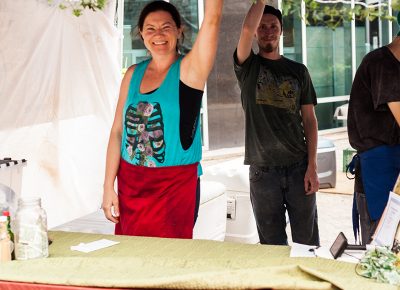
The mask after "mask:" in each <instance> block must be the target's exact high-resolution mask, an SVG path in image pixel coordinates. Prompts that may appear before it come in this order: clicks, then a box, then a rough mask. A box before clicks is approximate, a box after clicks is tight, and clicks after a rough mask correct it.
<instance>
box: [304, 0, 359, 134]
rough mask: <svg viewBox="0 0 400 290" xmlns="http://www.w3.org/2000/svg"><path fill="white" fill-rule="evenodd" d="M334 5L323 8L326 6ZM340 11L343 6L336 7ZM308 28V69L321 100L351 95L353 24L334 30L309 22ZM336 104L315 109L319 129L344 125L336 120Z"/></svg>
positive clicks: (316, 22) (346, 24) (340, 25)
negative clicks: (334, 116)
mask: <svg viewBox="0 0 400 290" xmlns="http://www.w3.org/2000/svg"><path fill="white" fill-rule="evenodd" d="M328 5H331V4H324V5H321V6H322V9H323V7H324V6H328ZM337 7H338V8H340V5H337ZM309 22H310V25H307V28H306V29H307V58H308V60H309V61H308V69H309V71H310V74H311V78H312V81H313V84H314V87H315V91H316V93H317V97H318V98H325V97H332V96H343V95H348V94H350V90H351V83H352V69H351V25H350V22H346V21H343V22H341V23H339V25H338V26H337V27H336V28H335V29H334V30H333V29H331V28H329V27H327V26H325V25H324V24H323V22H318V21H315V20H313V19H312V18H311V17H310V19H309ZM336 107H337V104H336V103H328V104H321V105H318V106H317V107H316V115H317V118H318V129H319V130H322V129H329V128H335V127H338V126H342V124H341V123H338V122H337V121H336V120H335V119H334V118H333V114H334V111H335V109H336Z"/></svg>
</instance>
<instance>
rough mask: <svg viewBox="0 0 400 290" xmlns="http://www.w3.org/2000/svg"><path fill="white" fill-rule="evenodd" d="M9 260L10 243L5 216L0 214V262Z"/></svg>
mask: <svg viewBox="0 0 400 290" xmlns="http://www.w3.org/2000/svg"><path fill="white" fill-rule="evenodd" d="M7 261H11V243H10V237H9V235H8V231H7V217H5V216H0V263H1V262H7Z"/></svg>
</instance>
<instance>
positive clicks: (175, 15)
mask: <svg viewBox="0 0 400 290" xmlns="http://www.w3.org/2000/svg"><path fill="white" fill-rule="evenodd" d="M156 11H165V12H168V13H169V14H170V15H171V17H172V19H173V20H174V22H175V25H176V27H178V28H181V26H182V21H181V15H180V14H179V12H178V10H177V9H176V7H175V6H174V5H172V4H171V3H169V2H165V1H162V0H156V1H153V2H150V3H149V4H147V5H146V6H145V7H144V8H143V10H142V12H140V16H139V21H138V25H137V26H138V28H139V31H142V30H143V25H144V20H145V19H146V17H147V15H149V14H150V13H152V12H156Z"/></svg>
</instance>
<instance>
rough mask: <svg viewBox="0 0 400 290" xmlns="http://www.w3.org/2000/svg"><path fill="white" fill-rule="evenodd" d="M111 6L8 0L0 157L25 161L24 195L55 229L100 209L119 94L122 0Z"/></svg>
mask: <svg viewBox="0 0 400 290" xmlns="http://www.w3.org/2000/svg"><path fill="white" fill-rule="evenodd" d="M107 2H108V4H107V7H106V9H105V10H104V11H96V12H93V11H91V10H84V12H83V15H82V16H80V17H76V16H74V15H73V14H72V11H71V10H70V9H65V10H61V9H60V8H58V7H55V6H50V5H49V4H48V3H47V1H46V0H44V1H40V0H1V1H0V157H1V158H3V157H12V158H13V159H22V158H25V159H27V160H28V162H27V166H26V167H25V168H24V170H23V175H22V176H23V178H22V190H21V195H22V196H28V195H37V196H40V197H41V198H42V205H43V207H44V209H45V210H46V211H47V215H48V224H49V227H50V228H51V227H54V226H57V225H59V224H62V223H64V222H66V221H69V220H71V219H74V218H76V217H79V216H82V215H85V214H88V213H90V212H92V211H94V210H96V209H98V208H99V207H100V204H101V198H102V183H103V177H104V166H105V155H106V147H107V141H108V136H109V131H110V128H111V125H112V119H113V114H114V110H115V106H116V102H117V97H118V89H119V83H120V79H121V71H120V65H119V47H120V35H119V34H118V31H117V30H116V28H115V27H114V23H113V20H114V19H113V16H114V12H115V0H114V1H107Z"/></svg>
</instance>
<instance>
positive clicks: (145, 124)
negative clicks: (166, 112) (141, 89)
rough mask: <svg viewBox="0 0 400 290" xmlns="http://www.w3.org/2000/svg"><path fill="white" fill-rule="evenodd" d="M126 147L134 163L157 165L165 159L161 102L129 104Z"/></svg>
mask: <svg viewBox="0 0 400 290" xmlns="http://www.w3.org/2000/svg"><path fill="white" fill-rule="evenodd" d="M125 126H126V133H127V138H126V140H127V141H126V144H125V148H126V150H127V152H128V154H129V156H130V158H131V160H134V162H133V164H135V165H140V166H147V167H156V162H155V161H157V162H159V163H163V162H164V160H165V148H166V144H165V140H164V122H163V116H162V111H161V107H160V104H159V103H154V104H150V103H148V102H139V103H138V104H137V107H134V106H132V105H129V107H128V108H127V110H126V115H125Z"/></svg>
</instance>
